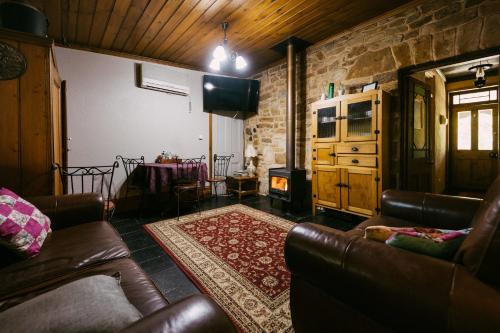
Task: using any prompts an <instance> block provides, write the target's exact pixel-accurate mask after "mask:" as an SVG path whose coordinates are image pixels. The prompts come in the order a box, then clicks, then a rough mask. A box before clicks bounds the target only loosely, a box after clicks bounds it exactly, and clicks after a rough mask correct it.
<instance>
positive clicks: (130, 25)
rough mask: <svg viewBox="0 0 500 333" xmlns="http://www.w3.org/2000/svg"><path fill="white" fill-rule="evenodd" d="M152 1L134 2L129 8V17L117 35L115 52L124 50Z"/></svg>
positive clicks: (114, 43) (134, 0)
mask: <svg viewBox="0 0 500 333" xmlns="http://www.w3.org/2000/svg"><path fill="white" fill-rule="evenodd" d="M149 2H150V0H132V3H131V4H130V7H129V8H128V11H127V15H126V16H125V18H124V19H123V23H122V26H121V28H120V31H119V32H118V34H117V35H116V38H115V40H114V42H113V46H112V49H113V50H122V49H123V46H124V45H125V42H126V41H127V39H128V37H129V36H130V35H131V34H132V31H134V29H135V27H136V25H137V23H138V22H139V19H140V18H141V16H142V14H143V13H144V10H145V9H146V7H147V5H148V4H149Z"/></svg>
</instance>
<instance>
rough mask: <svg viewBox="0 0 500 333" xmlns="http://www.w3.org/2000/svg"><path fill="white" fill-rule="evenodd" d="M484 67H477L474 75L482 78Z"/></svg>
mask: <svg viewBox="0 0 500 333" xmlns="http://www.w3.org/2000/svg"><path fill="white" fill-rule="evenodd" d="M484 76H485V75H484V67H482V66H481V67H478V69H477V72H476V77H477V78H484Z"/></svg>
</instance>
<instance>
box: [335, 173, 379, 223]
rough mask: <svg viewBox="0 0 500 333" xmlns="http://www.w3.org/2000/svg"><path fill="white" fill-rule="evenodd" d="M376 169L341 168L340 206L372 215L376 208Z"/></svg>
mask: <svg viewBox="0 0 500 333" xmlns="http://www.w3.org/2000/svg"><path fill="white" fill-rule="evenodd" d="M376 178H377V171H376V170H363V169H349V168H346V169H343V172H342V183H343V184H344V186H343V187H342V208H343V209H345V210H347V211H351V212H354V213H361V214H366V215H374V214H375V213H376V212H375V211H374V210H373V209H374V208H377V202H378V195H377V181H376Z"/></svg>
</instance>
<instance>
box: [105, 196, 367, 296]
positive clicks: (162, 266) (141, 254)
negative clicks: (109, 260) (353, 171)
mask: <svg viewBox="0 0 500 333" xmlns="http://www.w3.org/2000/svg"><path fill="white" fill-rule="evenodd" d="M235 203H241V204H245V205H247V206H250V207H253V208H257V209H259V210H262V211H265V212H268V213H271V214H274V215H277V216H280V217H283V218H286V219H288V220H291V221H294V222H297V223H300V222H314V223H318V224H322V225H327V226H329V227H332V228H335V229H340V230H349V229H351V228H352V227H354V226H355V225H356V224H358V223H359V222H361V221H362V219H361V218H359V217H356V216H352V215H347V214H341V213H337V212H330V211H329V212H323V213H320V214H317V215H316V216H314V217H313V216H312V215H311V212H310V211H304V212H301V213H295V214H293V215H291V214H289V213H287V212H286V211H285V210H283V209H281V204H280V203H279V202H276V203H274V204H273V205H271V202H270V200H269V199H268V198H267V197H265V196H252V197H246V198H243V199H242V200H241V201H238V199H237V198H234V197H219V198H218V200H215V199H214V198H212V199H209V200H205V201H204V202H203V203H202V210H208V209H213V208H218V207H223V206H227V205H232V204H235ZM188 213H190V211H184V212H183V213H182V214H188ZM175 214H176V212H170V213H162V214H160V213H150V216H144V217H137V216H117V217H113V219H112V220H111V224H112V225H113V226H114V227H115V228H116V229H117V230H118V232H119V233H120V234H121V236H122V238H123V240H124V241H125V243H126V244H127V245H128V247H129V248H130V251H131V252H132V258H133V259H134V260H135V261H136V262H137V263H138V264H139V265H140V266H141V267H142V269H144V271H145V272H146V273H147V274H148V275H149V277H150V278H151V279H152V280H153V282H154V283H155V284H156V286H157V287H158V288H159V289H160V290H161V292H162V293H163V295H164V296H165V297H166V298H167V300H168V301H169V302H175V301H177V300H179V299H182V298H184V297H186V296H189V295H192V294H196V293H199V292H200V291H199V290H198V289H197V288H196V287H195V286H194V284H193V283H192V282H191V280H189V278H188V277H187V276H186V275H185V274H184V273H183V272H182V271H181V270H180V269H179V267H178V266H177V265H176V264H175V263H174V261H173V260H172V259H171V258H170V257H169V256H168V255H167V254H166V253H165V251H163V249H162V248H161V247H160V246H159V245H158V243H156V242H155V241H154V240H153V239H152V238H151V236H149V234H147V233H146V232H145V231H144V229H143V227H142V226H143V225H144V224H148V223H152V222H156V221H161V220H165V219H169V218H172V217H175V216H176V215H175ZM133 215H137V214H135V213H134V214H133ZM141 215H147V212H143V214H141Z"/></svg>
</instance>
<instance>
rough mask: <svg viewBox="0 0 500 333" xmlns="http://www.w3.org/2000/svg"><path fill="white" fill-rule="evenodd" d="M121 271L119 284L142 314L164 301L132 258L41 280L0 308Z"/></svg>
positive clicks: (12, 297) (158, 307) (163, 303)
mask: <svg viewBox="0 0 500 333" xmlns="http://www.w3.org/2000/svg"><path fill="white" fill-rule="evenodd" d="M116 273H120V275H121V282H120V284H121V287H122V289H123V291H124V292H125V296H127V299H128V300H129V301H130V303H132V304H133V305H134V306H135V307H136V308H137V310H139V312H141V314H142V315H143V316H148V315H150V314H152V313H153V312H155V311H157V310H160V309H162V308H164V307H165V306H167V305H168V302H167V300H166V299H165V298H164V297H163V295H162V294H161V293H160V291H159V290H158V289H157V288H156V287H155V285H154V284H153V282H151V280H150V279H149V278H148V276H147V275H146V274H145V273H144V271H143V270H142V269H141V268H140V267H139V266H138V265H137V264H136V263H135V262H134V261H133V260H132V259H127V258H125V259H116V260H111V261H109V262H106V263H103V264H101V265H95V266H92V267H90V268H88V269H84V270H80V271H74V272H72V273H69V274H67V275H65V276H64V277H62V278H57V279H52V280H47V281H44V282H43V283H40V284H39V285H37V286H36V288H32V289H31V290H28V291H20V292H18V293H17V294H15V295H12V296H11V297H10V298H8V299H4V300H3V301H2V302H1V306H0V312H1V311H4V310H6V309H8V308H11V307H13V306H16V305H17V304H20V303H23V302H26V301H27V300H29V299H31V298H33V297H36V296H37V295H40V294H42V293H44V292H47V291H49V290H52V289H55V288H57V287H59V286H61V285H64V284H66V283H69V282H72V281H75V280H78V279H81V278H83V277H88V276H92V275H107V276H113V275H114V274H116Z"/></svg>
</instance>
